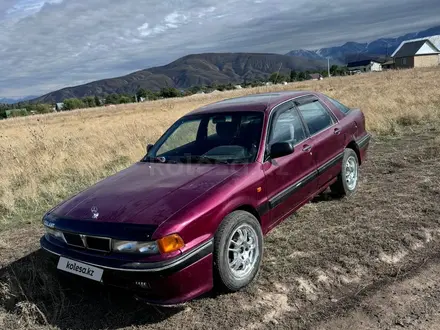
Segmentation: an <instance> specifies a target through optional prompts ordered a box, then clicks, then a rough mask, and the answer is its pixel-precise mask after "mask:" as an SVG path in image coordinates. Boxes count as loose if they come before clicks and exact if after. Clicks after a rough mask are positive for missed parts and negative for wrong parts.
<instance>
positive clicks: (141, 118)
mask: <svg viewBox="0 0 440 330" xmlns="http://www.w3.org/2000/svg"><path fill="white" fill-rule="evenodd" d="M437 86H440V70H438V69H437V70H432V69H431V70H407V71H400V72H384V73H372V74H365V75H357V76H350V77H342V78H338V77H335V78H331V79H326V80H322V81H309V82H305V83H293V84H290V85H287V86H284V85H279V86H271V87H264V88H254V89H245V90H236V91H230V92H221V93H214V94H208V95H196V96H192V97H187V98H183V99H168V100H160V101H154V102H149V103H142V104H129V105H120V106H115V107H105V108H99V109H87V110H78V111H72V112H65V113H60V114H50V115H39V116H33V117H26V118H17V119H11V120H4V121H1V122H0V168H1V171H0V221H1V223H2V224H3V226H2V227H3V228H7V227H10V226H13V225H20V224H21V223H23V222H28V221H31V222H33V221H39V220H40V218H41V213H42V212H44V210H46V209H48V208H50V207H51V206H53V205H54V203H56V202H57V201H60V200H61V199H62V198H65V197H66V196H68V195H69V194H72V193H74V192H77V191H79V190H80V189H82V188H84V187H86V186H87V185H89V184H91V183H93V182H95V181H97V180H98V179H100V178H102V177H104V176H106V175H109V174H111V173H114V172H115V171H117V170H120V169H122V168H123V167H125V166H127V165H129V164H130V163H132V162H134V161H136V160H138V159H140V158H141V157H142V156H143V154H144V152H145V147H146V144H147V142H153V141H154V140H155V139H157V138H158V137H159V135H160V134H161V133H162V132H163V131H164V130H165V129H166V128H167V127H168V126H169V125H170V124H171V123H172V122H173V121H174V120H176V119H177V118H178V117H179V116H181V115H183V114H185V113H187V112H189V111H191V110H192V109H194V108H196V107H199V106H202V105H204V104H207V103H210V102H214V101H218V100H221V99H224V98H229V97H234V96H238V95H244V94H247V93H260V92H266V91H277V90H288V89H294V90H295V89H297V90H298V89H308V90H317V91H321V92H324V93H328V94H329V95H330V96H334V97H336V98H337V99H340V100H341V101H342V102H345V103H346V104H347V105H349V106H352V107H360V108H361V109H362V110H363V111H364V112H365V114H366V118H367V125H368V129H369V130H370V131H372V133H375V134H397V133H398V131H399V130H401V129H402V126H403V127H406V126H408V125H411V124H414V123H418V122H421V121H426V120H430V119H435V118H439V117H440V89H439V88H438V87H437Z"/></svg>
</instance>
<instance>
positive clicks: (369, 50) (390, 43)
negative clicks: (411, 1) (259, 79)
mask: <svg viewBox="0 0 440 330" xmlns="http://www.w3.org/2000/svg"><path fill="white" fill-rule="evenodd" d="M437 34H440V26H436V27H432V28H429V29H427V30H423V31H419V32H412V33H407V34H405V35H403V36H400V37H397V38H379V39H376V40H374V41H372V42H368V43H367V42H365V43H359V42H353V41H351V42H346V43H345V44H343V45H341V46H335V47H328V48H321V49H315V50H305V49H298V50H292V51H290V52H288V53H287V54H286V55H289V56H302V57H306V58H309V59H313V60H325V59H327V57H329V58H331V59H332V60H333V61H335V62H337V63H339V64H346V63H347V62H350V61H357V60H362V59H369V58H372V57H384V56H386V55H391V54H392V53H393V51H394V50H395V49H396V48H397V47H398V46H399V45H400V43H401V42H402V41H406V40H410V39H415V38H423V37H429V36H433V35H437Z"/></svg>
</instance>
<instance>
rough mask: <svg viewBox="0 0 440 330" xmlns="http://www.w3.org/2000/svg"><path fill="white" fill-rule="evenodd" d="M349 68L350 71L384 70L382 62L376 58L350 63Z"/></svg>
mask: <svg viewBox="0 0 440 330" xmlns="http://www.w3.org/2000/svg"><path fill="white" fill-rule="evenodd" d="M347 69H348V70H349V71H361V72H372V71H382V64H380V62H377V61H374V60H363V61H356V62H350V63H348V64H347Z"/></svg>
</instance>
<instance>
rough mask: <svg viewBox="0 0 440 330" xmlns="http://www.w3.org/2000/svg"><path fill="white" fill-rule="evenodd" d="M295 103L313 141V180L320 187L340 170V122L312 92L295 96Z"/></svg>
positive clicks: (341, 136)
mask: <svg viewBox="0 0 440 330" xmlns="http://www.w3.org/2000/svg"><path fill="white" fill-rule="evenodd" d="M295 103H296V106H297V108H298V110H299V113H300V114H301V117H302V118H303V120H304V123H305V126H306V129H307V131H308V134H309V135H310V138H311V143H312V144H313V160H314V161H315V164H316V166H317V170H318V182H317V184H318V187H319V188H321V187H322V186H324V185H325V184H326V183H328V182H329V181H330V180H331V179H333V178H334V177H336V176H337V175H338V174H339V173H340V172H341V169H342V157H343V152H344V148H345V141H344V134H341V133H342V125H341V123H339V121H338V119H337V118H336V117H335V115H334V114H333V113H332V112H331V111H330V110H329V109H328V108H327V107H326V106H325V105H324V104H323V103H322V102H321V101H320V100H319V99H318V98H317V97H316V96H313V97H310V96H308V97H303V98H300V99H296V100H295Z"/></svg>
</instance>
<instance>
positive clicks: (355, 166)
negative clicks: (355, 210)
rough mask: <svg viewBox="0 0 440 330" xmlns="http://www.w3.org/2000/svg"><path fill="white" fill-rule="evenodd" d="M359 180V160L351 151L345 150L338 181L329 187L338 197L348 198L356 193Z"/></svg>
mask: <svg viewBox="0 0 440 330" xmlns="http://www.w3.org/2000/svg"><path fill="white" fill-rule="evenodd" d="M358 178H359V160H358V157H357V155H356V152H355V151H354V150H353V149H349V148H347V149H345V150H344V157H343V158H342V170H341V173H339V175H338V180H337V181H336V182H335V183H334V184H332V185H331V186H330V189H331V191H332V192H333V193H334V194H336V195H338V196H350V195H352V194H354V193H355V192H356V189H357V186H358Z"/></svg>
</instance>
